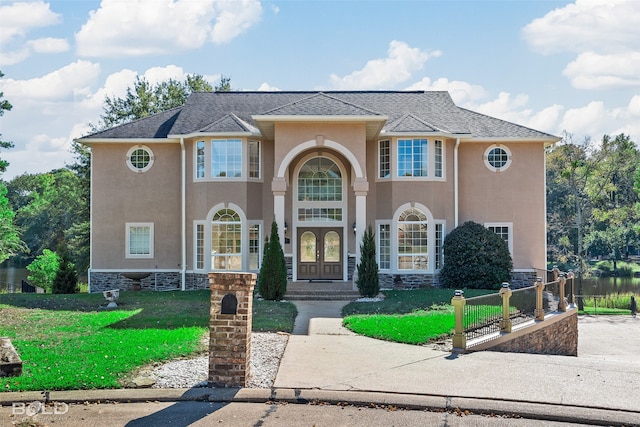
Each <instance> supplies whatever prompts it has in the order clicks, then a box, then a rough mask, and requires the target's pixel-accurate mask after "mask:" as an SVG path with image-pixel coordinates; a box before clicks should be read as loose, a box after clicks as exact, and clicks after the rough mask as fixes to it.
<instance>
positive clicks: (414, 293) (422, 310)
mask: <svg viewBox="0 0 640 427" xmlns="http://www.w3.org/2000/svg"><path fill="white" fill-rule="evenodd" d="M383 293H384V295H385V296H386V299H385V300H384V301H380V302H352V303H349V304H347V305H346V306H345V307H344V308H343V310H342V314H343V315H344V316H345V318H344V321H343V323H344V326H345V327H346V328H348V329H350V330H352V331H353V332H356V333H358V334H361V335H365V336H368V337H371V338H377V339H382V340H386V341H395V342H402V343H407V344H424V343H426V342H428V341H432V340H436V339H438V338H441V337H443V336H446V335H449V334H451V333H452V332H453V329H454V327H455V314H454V312H453V307H452V306H451V305H450V303H451V298H452V297H453V291H452V290H451V289H414V290H408V291H383ZM491 293H495V291H487V290H477V289H472V290H466V291H465V296H466V297H468V298H470V297H473V296H478V295H486V294H491ZM496 310H501V308H500V307H498V308H496V307H489V308H488V309H487V313H486V315H487V316H490V315H492V314H493V313H495V311H496Z"/></svg>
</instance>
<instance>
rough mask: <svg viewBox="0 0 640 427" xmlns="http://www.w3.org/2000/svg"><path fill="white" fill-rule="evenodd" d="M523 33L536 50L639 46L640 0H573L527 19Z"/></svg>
mask: <svg viewBox="0 0 640 427" xmlns="http://www.w3.org/2000/svg"><path fill="white" fill-rule="evenodd" d="M523 36H524V38H525V39H526V40H527V41H528V42H529V44H530V45H531V46H532V47H533V48H534V49H535V50H536V51H538V52H541V53H543V54H551V53H558V52H584V51H589V50H596V51H606V52H621V51H627V50H630V49H632V50H635V49H638V48H640V2H638V1H637V0H576V2H575V3H572V4H568V5H566V6H565V7H562V8H558V9H554V10H552V11H551V12H549V13H547V14H546V15H545V16H543V17H542V18H538V19H535V20H533V21H532V22H530V23H529V24H528V25H526V26H525V27H524V29H523Z"/></svg>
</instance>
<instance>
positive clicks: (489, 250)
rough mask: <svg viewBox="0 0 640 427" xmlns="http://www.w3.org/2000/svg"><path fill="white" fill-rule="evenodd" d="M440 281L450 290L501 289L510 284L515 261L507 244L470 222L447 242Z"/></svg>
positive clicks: (447, 239) (491, 232) (456, 230)
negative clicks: (507, 282) (501, 286)
mask: <svg viewBox="0 0 640 427" xmlns="http://www.w3.org/2000/svg"><path fill="white" fill-rule="evenodd" d="M443 249H444V266H443V268H442V271H441V272H440V280H441V282H442V284H443V285H444V286H445V287H448V288H457V289H462V288H471V289H498V288H499V287H500V284H501V283H502V282H506V281H509V279H510V277H511V270H512V269H513V261H512V259H511V254H510V253H509V247H508V246H507V243H506V242H505V241H504V240H503V239H502V238H501V237H500V236H498V235H497V234H495V233H494V232H493V231H491V230H489V229H487V228H485V227H484V226H482V225H480V224H478V223H475V222H472V221H468V222H465V223H464V224H462V225H461V226H459V227H457V228H456V229H454V230H453V231H452V232H451V233H450V234H449V235H448V236H447V237H446V238H445V240H444V246H443Z"/></svg>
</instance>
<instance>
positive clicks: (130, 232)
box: [126, 222, 153, 258]
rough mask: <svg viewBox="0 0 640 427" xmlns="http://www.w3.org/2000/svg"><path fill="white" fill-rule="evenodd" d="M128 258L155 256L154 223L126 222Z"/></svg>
mask: <svg viewBox="0 0 640 427" xmlns="http://www.w3.org/2000/svg"><path fill="white" fill-rule="evenodd" d="M126 230H127V237H126V238H127V242H126V246H127V248H126V258H153V223H147V222H145V223H142V222H128V223H127V224H126Z"/></svg>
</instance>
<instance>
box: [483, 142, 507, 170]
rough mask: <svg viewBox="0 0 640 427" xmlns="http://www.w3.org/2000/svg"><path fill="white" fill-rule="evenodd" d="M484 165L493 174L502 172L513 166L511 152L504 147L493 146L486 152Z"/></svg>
mask: <svg viewBox="0 0 640 427" xmlns="http://www.w3.org/2000/svg"><path fill="white" fill-rule="evenodd" d="M484 164H485V165H486V166H487V168H489V170H491V171H493V172H502V171H504V170H507V168H508V167H509V166H510V165H511V152H510V151H509V149H508V148H507V147H505V146H504V145H492V146H490V147H489V148H487V149H486V150H485V152H484Z"/></svg>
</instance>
